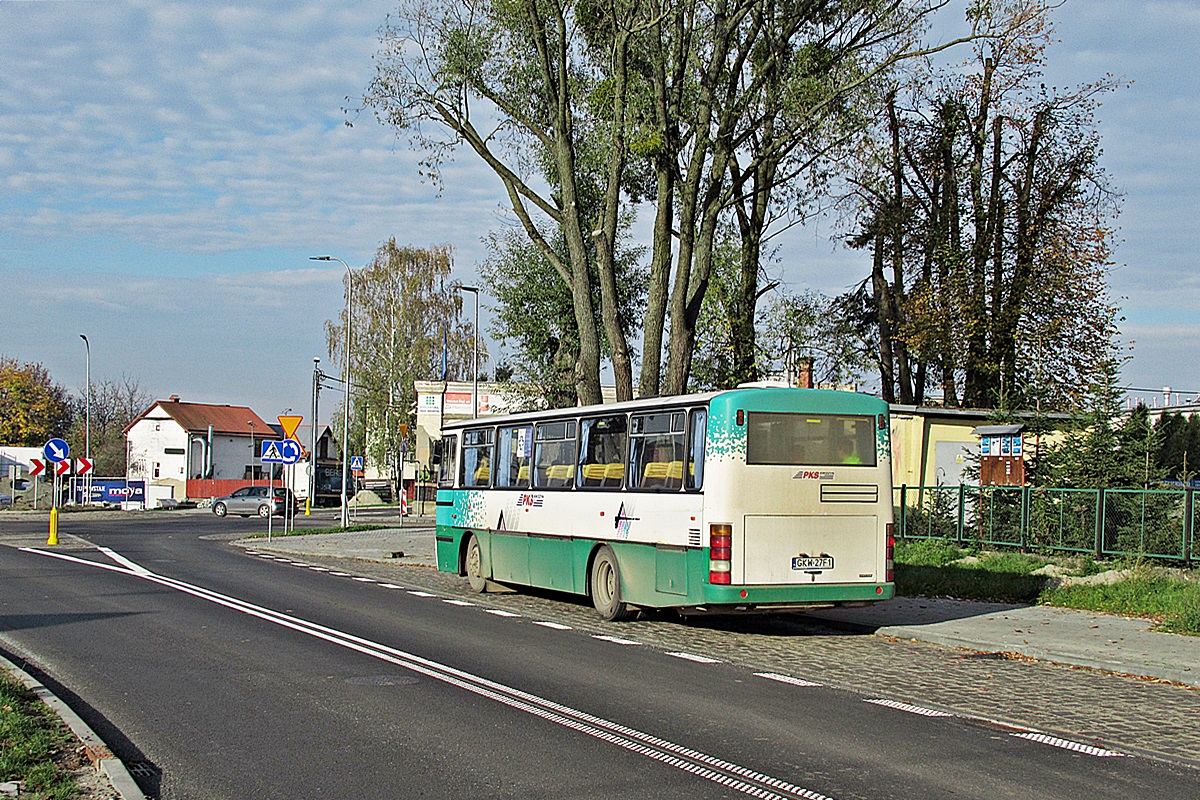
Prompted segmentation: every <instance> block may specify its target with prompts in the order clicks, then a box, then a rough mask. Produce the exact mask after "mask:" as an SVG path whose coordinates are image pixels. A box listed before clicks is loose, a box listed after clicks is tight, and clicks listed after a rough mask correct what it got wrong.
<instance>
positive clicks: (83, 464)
mask: <svg viewBox="0 0 1200 800" xmlns="http://www.w3.org/2000/svg"><path fill="white" fill-rule="evenodd" d="M94 466H95V465H94V464H93V463H92V462H91V461H89V460H88V459H86V458H77V459H75V474H76V475H87V474H88V473H89V472H91V471H92V467H94Z"/></svg>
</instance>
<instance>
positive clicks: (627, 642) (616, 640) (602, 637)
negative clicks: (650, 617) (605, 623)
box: [592, 634, 641, 645]
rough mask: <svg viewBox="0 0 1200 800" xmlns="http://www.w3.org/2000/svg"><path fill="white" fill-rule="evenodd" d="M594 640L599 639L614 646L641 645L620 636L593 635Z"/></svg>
mask: <svg viewBox="0 0 1200 800" xmlns="http://www.w3.org/2000/svg"><path fill="white" fill-rule="evenodd" d="M592 638H593V639H599V640H600V641H602V642H612V643H613V644H625V645H641V642H635V641H633V640H632V639H622V638H621V637H620V636H607V635H603V634H593V635H592Z"/></svg>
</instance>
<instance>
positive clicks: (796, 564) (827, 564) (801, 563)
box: [792, 556, 833, 569]
mask: <svg viewBox="0 0 1200 800" xmlns="http://www.w3.org/2000/svg"><path fill="white" fill-rule="evenodd" d="M792 569H833V556H799V557H797V558H793V559H792Z"/></svg>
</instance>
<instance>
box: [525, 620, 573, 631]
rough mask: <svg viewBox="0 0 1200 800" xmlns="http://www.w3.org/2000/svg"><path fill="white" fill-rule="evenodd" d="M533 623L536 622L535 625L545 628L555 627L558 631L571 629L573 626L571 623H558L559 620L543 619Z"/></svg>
mask: <svg viewBox="0 0 1200 800" xmlns="http://www.w3.org/2000/svg"><path fill="white" fill-rule="evenodd" d="M533 624H534V625H541V626H542V627H543V628H553V629H554V630H556V631H569V630H571V626H570V625H561V624H559V623H557V622H541V621H535V622H534V623H533Z"/></svg>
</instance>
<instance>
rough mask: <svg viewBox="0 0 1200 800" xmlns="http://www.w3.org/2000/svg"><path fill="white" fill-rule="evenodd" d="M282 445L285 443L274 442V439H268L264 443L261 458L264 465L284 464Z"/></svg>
mask: <svg viewBox="0 0 1200 800" xmlns="http://www.w3.org/2000/svg"><path fill="white" fill-rule="evenodd" d="M281 444H283V442H279V441H274V440H272V439H267V440H265V441H263V442H262V455H261V457H260V460H261V461H262V462H263V463H264V464H282V463H283V453H282V452H281V451H280V449H279V446H280V445H281Z"/></svg>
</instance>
